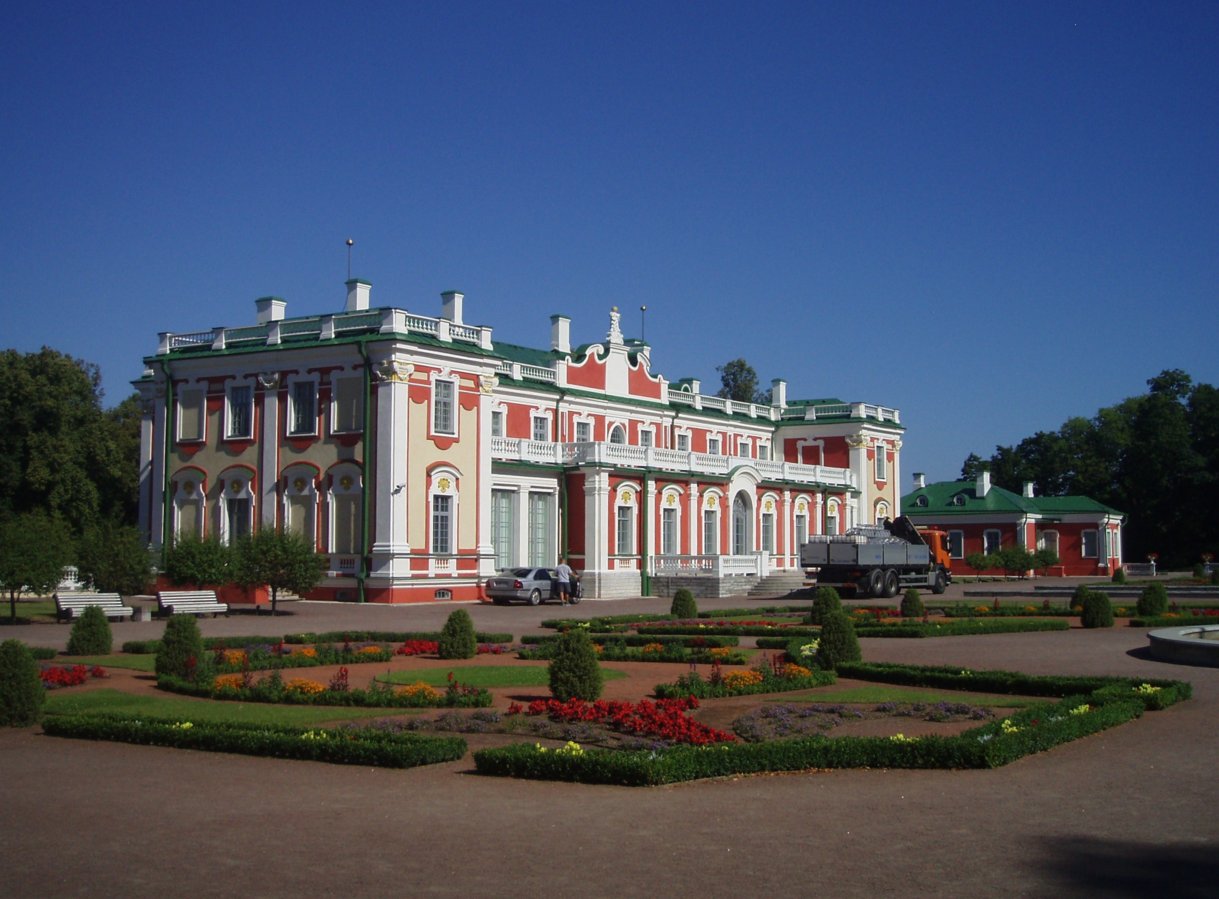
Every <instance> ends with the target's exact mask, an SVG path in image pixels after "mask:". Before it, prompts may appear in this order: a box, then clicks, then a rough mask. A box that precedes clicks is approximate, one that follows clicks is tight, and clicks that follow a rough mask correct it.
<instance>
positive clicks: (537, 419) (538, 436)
mask: <svg viewBox="0 0 1219 899" xmlns="http://www.w3.org/2000/svg"><path fill="white" fill-rule="evenodd" d="M529 439H530V440H532V441H533V442H534V443H550V442H551V440H550V416H549V415H545V414H542V415H539V414H538V413H536V412H535V413H534V414H533V415H530V416H529Z"/></svg>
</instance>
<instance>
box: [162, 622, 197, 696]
mask: <svg viewBox="0 0 1219 899" xmlns="http://www.w3.org/2000/svg"><path fill="white" fill-rule="evenodd" d="M203 663H204V657H203V635H202V634H201V633H199V622H197V621H196V620H195V616H194V615H171V616H170V617H169V621H167V622H166V623H165V633H164V634H162V635H161V643H160V645H159V646H158V647H157V661H156V672H157V674H158V675H160V674H169V675H172V676H173V677H180V678H183V679H184V680H189V681H194V680H196V678H197V677H198V675H199V667H200V666H201V665H202V664H203Z"/></svg>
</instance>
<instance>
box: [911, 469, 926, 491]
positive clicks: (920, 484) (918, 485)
mask: <svg viewBox="0 0 1219 899" xmlns="http://www.w3.org/2000/svg"><path fill="white" fill-rule="evenodd" d="M926 486H927V475H925V474H923V473H922V472H921V471H916V472H915V473H914V489H915V490H922V489H923V488H924V487H926Z"/></svg>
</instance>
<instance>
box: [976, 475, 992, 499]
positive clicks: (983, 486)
mask: <svg viewBox="0 0 1219 899" xmlns="http://www.w3.org/2000/svg"><path fill="white" fill-rule="evenodd" d="M974 493H976V494H977V496H978V499H981V498H982V497H984V496H986V494H988V493H990V472H989V471H979V472H978V484H977V487H976V489H975V490H974Z"/></svg>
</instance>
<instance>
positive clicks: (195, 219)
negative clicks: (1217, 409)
mask: <svg viewBox="0 0 1219 899" xmlns="http://www.w3.org/2000/svg"><path fill="white" fill-rule="evenodd" d="M3 25H4V27H3V29H0V31H2V33H0V50H2V51H3V52H0V100H2V101H3V103H2V107H0V108H3V110H4V126H3V137H0V210H2V213H3V214H2V215H0V276H2V285H0V290H2V291H3V308H4V315H3V317H2V318H0V346H2V347H15V348H17V349H20V350H23V351H25V350H34V349H37V348H38V347H39V346H41V345H44V344H45V345H49V346H52V347H54V348H56V349H58V350H61V351H64V352H67V353H70V354H72V355H74V356H78V357H81V358H84V359H87V360H89V361H92V362H96V363H98V364H99V365H100V366H101V368H102V372H103V375H104V378H105V389H106V400H107V403H111V404H112V403H116V402H118V401H119V400H121V399H123V398H124V397H125V396H127V395H128V394H129V393H130V386H129V384H128V382H129V381H130V380H131V379H133V378H136V377H138V376H139V374H140V371H141V369H142V363H141V359H142V357H143V356H145V355H147V354H150V353H153V352H155V349H156V335H157V332H158V331H178V332H183V331H194V330H202V329H207V328H211V327H212V326H215V325H229V326H236V325H243V324H249V323H252V322H253V320H254V304H253V300H254V299H255V298H256V297H259V296H264V295H270V294H273V295H278V296H282V297H285V298H287V300H288V304H289V305H288V314H289V315H310V314H319V313H322V312H330V311H337V310H338V309H340V308H341V307H342V304H343V301H344V288H343V281H344V280H346V277H347V259H346V247H345V245H344V241H345V240H346V238H348V237H352V238H354V239H355V241H356V246H355V251H354V265H353V274H354V275H356V276H358V277H362V278H365V279H367V280H369V281H371V282H372V284H373V291H372V298H373V303H374V305H397V306H403V307H406V308H409V309H411V310H413V311H418V312H425V313H430V314H437V313H438V312H439V308H440V300H439V296H438V295H439V293H440V292H441V291H442V290H446V289H459V290H462V291H464V292H465V293H466V320H467V321H470V322H473V323H477V324H487V325H491V326H492V327H493V328H494V329H495V336H496V337H497V338H498V339H502V340H507V341H510V342H513V343H522V344H526V345H531V346H543V345H547V343H548V340H549V315H550V314H551V313H553V312H564V313H567V314H569V315H571V316H572V319H573V323H572V337H573V340H574V341H576V342H577V343H580V342H587V341H593V340H598V339H601V338H602V337H603V336H604V334H605V331H606V329H607V326H608V318H607V313H608V310H609V308H610V306H612V305H615V304H616V305H619V306H620V307H621V308H622V309H623V312H624V315H623V321H624V326H625V330H626V332H627V334H628V336H636V335H637V334H638V332H639V329H640V314H639V311H638V309H639V306H640V305H641V304H646V305H647V307H648V311H647V322H646V329H647V338H648V340H649V342H650V343H651V344H652V345H653V363H654V368H655V369H656V370H658V371H660V372H662V373H663V374H665V375H666V376H667V377H669V378H671V379H676V378H679V377H682V376H693V377H699V378H701V379H702V380H703V382H704V384H705V385H708V389H710V390H714V389H715V388H716V387H718V375H717V374H716V366H717V365H720V364H722V363H723V362H726V361H728V360H730V359H733V358H736V357H744V358H745V359H747V360H748V361H749V362H750V363H751V364H752V365H753V366H754V368H755V369H756V370H757V372H758V374H759V376H760V379H761V381H762V382H763V383H764V384H769V382H770V380H771V379H772V378H775V377H781V378H784V379H786V380H787V381H788V384H789V388H788V389H789V395H790V396H793V397H827V396H836V397H839V398H841V399H843V400H846V401H864V402H871V403H879V404H882V405H887V406H895V407H898V408H899V409H901V411H902V418H903V422H904V423H905V424H906V426H907V428H908V431H907V435H906V439H905V451H904V454H903V475H902V477H903V481H904V482H905V483H903V485H902V487H903V490H908V489H909V484H910V482H909V478H910V474H911V473H912V472H913V471H916V470H921V471H925V472H926V473H927V474H928V476H929V477H930V478H931V479H932V480H942V479H950V478H953V477H955V476H956V475H957V474H958V472H959V470H960V466H961V462H962V460H963V459H964V458H965V456H966V455H967V454H968V453H970V452H977V453H978V454H979V455H982V456H984V457H985V456H988V455H990V453H991V452H993V450H994V448H995V446H996V445H997V444H1010V443H1014V442H1016V441H1018V440H1020V439H1021V438H1023V437H1025V436H1028V435H1031V434H1032V433H1034V432H1036V431H1038V430H1053V429H1056V428H1057V427H1058V426H1059V425H1061V424H1062V422H1063V421H1065V420H1066V419H1067V418H1068V417H1070V416H1073V415H1085V416H1090V415H1092V414H1093V413H1094V412H1095V411H1096V410H1097V409H1098V408H1100V407H1102V406H1106V405H1110V404H1112V403H1115V402H1118V401H1119V400H1121V399H1123V398H1124V397H1127V396H1131V395H1135V394H1138V393H1141V392H1143V391H1144V390H1145V382H1146V379H1147V378H1149V377H1151V376H1153V375H1155V374H1157V373H1158V372H1159V371H1160V370H1161V369H1164V368H1182V369H1184V370H1186V371H1187V372H1189V373H1190V374H1191V375H1192V376H1193V378H1194V379H1195V381H1203V382H1206V383H1212V384H1216V383H1219V361H1217V359H1219V354H1217V353H1216V338H1217V336H1219V313H1217V312H1216V300H1217V294H1219V3H1216V2H1207V0H1197V2H1188V3H1181V2H1160V0H1157V2H1143V3H1124V2H1069V0H1056V2H1046V3H1041V2H1019V3H1011V2H977V0H969V2H950V3H941V2H918V3H911V2H900V3H876V2H802V3H768V2H750V3H746V2H731V3H720V2H698V3H693V2H690V3H665V2H655V0H653V2H645V3H625V2H624V3H596V4H594V3H585V2H574V3H573V2H563V3H510V2H495V3H489V2H444V3H429V2H410V3H401V2H397V3H360V2H357V3H333V2H331V3H324V4H323V3H314V2H292V3H258V2H244V3H226V2H209V3H181V2H169V3H166V2H164V0H160V2H152V3H150V2H125V3H121V4H117V3H94V2H78V3H70V2H69V3H27V4H20V5H13V4H10V5H9V6H8V7H7V8H6V11H5V13H4V15H3Z"/></svg>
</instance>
